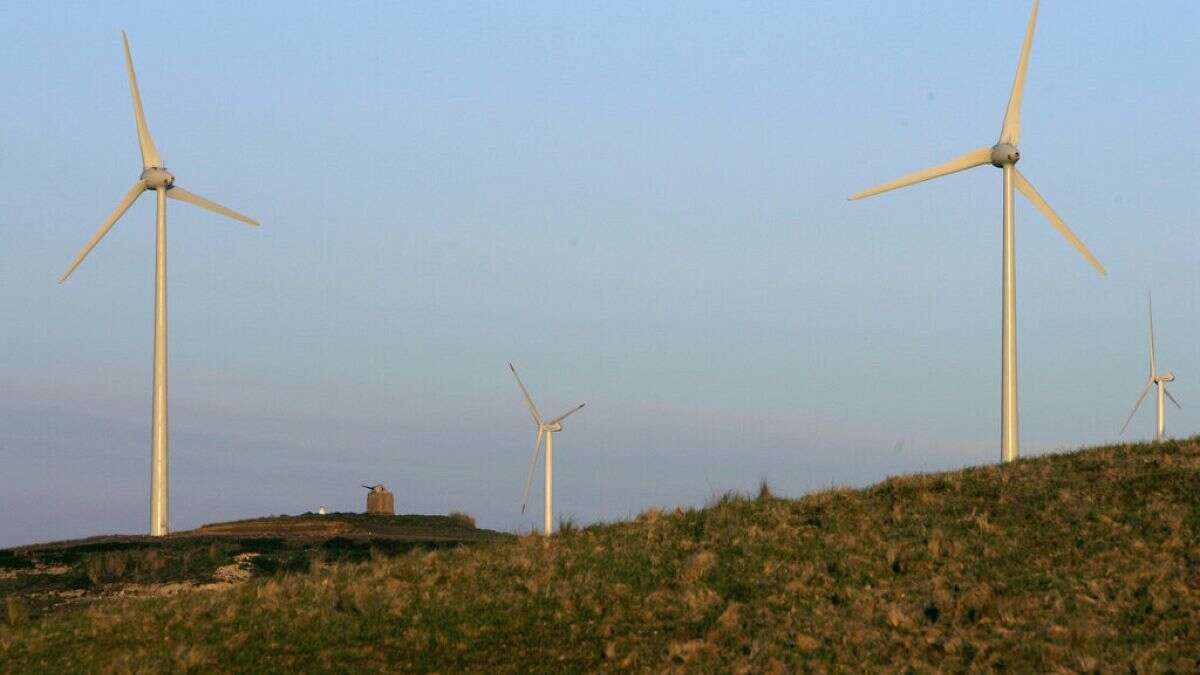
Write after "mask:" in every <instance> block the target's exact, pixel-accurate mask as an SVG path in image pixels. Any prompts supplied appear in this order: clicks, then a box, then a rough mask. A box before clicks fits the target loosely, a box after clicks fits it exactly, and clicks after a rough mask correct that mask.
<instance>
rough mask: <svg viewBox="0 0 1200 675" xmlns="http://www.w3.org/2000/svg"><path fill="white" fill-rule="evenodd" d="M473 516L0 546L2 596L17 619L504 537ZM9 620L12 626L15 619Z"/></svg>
mask: <svg viewBox="0 0 1200 675" xmlns="http://www.w3.org/2000/svg"><path fill="white" fill-rule="evenodd" d="M506 536H510V535H503V534H500V533H498V532H493V531H491V530H481V529H477V528H476V527H475V523H474V521H472V520H471V518H470V517H469V516H466V515H463V514H456V515H451V516H424V515H401V516H383V515H367V514H361V513H330V514H327V515H317V514H314V513H306V514H304V515H299V516H272V517H267V518H253V519H249V520H239V521H234V522H228V523H213V524H209V525H203V526H201V527H199V528H196V529H195V530H187V531H182V532H176V533H173V534H171V535H169V536H166V537H150V536H146V535H106V536H100V537H90V538H88V539H80V540H76V541H63V542H54V543H49V544H37V545H33V546H21V547H18V548H13V549H7V550H0V596H2V597H4V599H5V605H6V608H5V610H6V611H9V610H8V606H12V607H14V608H15V609H13V610H11V611H13V612H16V614H17V617H15V618H20V617H25V616H32V617H37V616H40V615H44V614H49V613H55V612H62V611H70V610H75V609H80V608H83V607H86V606H89V605H91V604H94V603H95V602H97V601H101V600H107V599H111V598H116V597H128V596H138V597H142V596H161V595H174V594H177V593H181V592H185V591H190V590H221V589H224V588H228V587H231V586H234V585H236V584H238V583H240V582H244V581H247V580H249V579H252V578H256V577H262V576H272V575H275V574H280V573H288V572H299V571H303V570H307V569H309V567H310V565H312V564H313V561H321V562H336V561H342V562H346V561H363V560H369V559H371V557H372V556H376V557H378V556H381V555H399V554H401V553H404V552H407V551H409V550H411V549H413V548H421V549H423V550H432V549H436V548H444V547H448V546H458V545H460V544H477V543H481V542H485V541H490V540H493V539H496V538H498V537H506ZM15 618H14V620H15Z"/></svg>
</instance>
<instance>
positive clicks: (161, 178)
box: [142, 166, 175, 190]
mask: <svg viewBox="0 0 1200 675" xmlns="http://www.w3.org/2000/svg"><path fill="white" fill-rule="evenodd" d="M142 181H144V182H145V183H146V189H147V190H157V189H158V188H160V187H161V188H170V187H171V186H172V185H174V184H175V176H174V175H172V173H171V172H170V171H167V170H166V169H164V168H162V167H161V166H152V167H150V168H148V169H146V170H145V171H143V172H142Z"/></svg>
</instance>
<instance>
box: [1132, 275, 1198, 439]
mask: <svg viewBox="0 0 1200 675" xmlns="http://www.w3.org/2000/svg"><path fill="white" fill-rule="evenodd" d="M1149 302H1150V379H1149V380H1147V381H1146V387H1145V389H1142V395H1141V396H1138V400H1137V403H1134V404H1133V412H1131V413H1129V417H1127V418H1126V419H1125V425H1124V426H1122V427H1121V433H1125V429H1126V427H1128V426H1129V423H1130V422H1131V421H1132V420H1133V416H1134V415H1135V414H1136V413H1137V411H1138V408H1139V407H1140V406H1141V405H1142V399H1144V398H1146V394H1147V393H1149V391H1150V387H1152V386H1154V385H1158V417H1157V418H1156V421H1155V425H1154V440H1155V441H1161V440H1162V439H1163V434H1164V433H1165V432H1166V430H1167V422H1166V415H1165V412H1164V411H1165V406H1164V405H1163V397H1164V396H1166V397H1167V398H1169V399H1171V403H1174V404H1175V407H1176V408H1179V409H1181V410H1182V409H1183V406H1181V405H1179V401H1176V400H1175V397H1174V396H1172V395H1171V392H1169V391H1167V383H1168V382H1174V381H1175V373H1172V372H1167V373H1164V374H1162V375H1159V374H1158V367H1157V366H1156V365H1155V363H1154V300H1153V299H1149Z"/></svg>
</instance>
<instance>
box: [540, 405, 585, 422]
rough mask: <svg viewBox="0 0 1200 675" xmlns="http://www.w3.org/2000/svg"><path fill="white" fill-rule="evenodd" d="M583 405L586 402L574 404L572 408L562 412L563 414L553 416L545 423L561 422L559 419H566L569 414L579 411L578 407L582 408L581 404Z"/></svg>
mask: <svg viewBox="0 0 1200 675" xmlns="http://www.w3.org/2000/svg"><path fill="white" fill-rule="evenodd" d="M585 405H587V404H586V403H580V404H579V405H577V406H575V407H574V408H571V409H570V410H568V411H567V412H565V413H563V414H561V415H559V416H558V417H555V418H554V419H552V420H550V421H549V422H547V424H555V423H556V422H561V421H563V420H565V419H567V418H568V417H570V416H571V415H574V414H575V413H577V412H579V411H580V409H582V408H583V406H585Z"/></svg>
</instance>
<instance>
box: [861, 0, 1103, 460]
mask: <svg viewBox="0 0 1200 675" xmlns="http://www.w3.org/2000/svg"><path fill="white" fill-rule="evenodd" d="M1037 13H1038V0H1034V3H1033V12H1032V13H1031V15H1030V17H1029V27H1028V29H1027V30H1026V32H1025V44H1024V46H1023V47H1022V48H1021V58H1020V61H1019V62H1018V64H1017V76H1016V80H1015V81H1014V82H1013V88H1012V96H1011V97H1010V98H1009V100H1008V109H1007V111H1006V112H1005V114H1004V124H1003V127H1002V128H1001V131H1000V141H999V142H998V143H997V144H996V145H994V146H992V147H989V148H979V149H978V150H972V151H971V152H969V153H967V154H965V155H963V156H962V157H959V158H958V159H955V160H952V161H950V162H947V163H946V164H942V165H941V166H935V167H933V168H931V169H926V170H924V171H919V172H917V173H914V174H911V175H909V176H905V177H904V178H900V179H897V180H894V181H892V182H890V183H884V184H883V185H880V186H878V187H874V188H871V189H870V190H866V191H864V192H860V193H858V194H856V195H854V196H852V197H850V199H851V200H855V199H862V198H864V197H870V196H873V195H877V194H880V193H882V192H888V191H889V190H895V189H897V188H902V187H906V186H908V185H913V184H915V183H920V182H923V181H927V180H930V179H933V178H939V177H941V176H946V175H948V174H952V173H957V172H959V171H964V170H966V169H972V168H975V167H977V166H983V165H984V164H991V165H993V166H995V167H997V168H1000V169H1003V171H1004V254H1003V266H1004V267H1003V270H1004V271H1003V297H1002V305H1003V310H1002V313H1001V315H1002V318H1001V331H1000V334H1001V338H1000V342H1001V349H1000V461H1001V462H1012V461H1015V460H1016V459H1017V457H1018V456H1019V455H1020V438H1019V431H1018V419H1017V271H1016V261H1015V257H1014V256H1015V251H1014V250H1013V249H1014V242H1015V238H1014V233H1013V187H1014V186H1015V187H1016V189H1018V190H1020V191H1021V193H1022V194H1024V195H1025V196H1026V197H1027V198H1029V201H1031V202H1033V205H1034V206H1036V207H1037V208H1038V209H1039V210H1040V211H1041V212H1042V213H1043V214H1045V216H1046V217H1047V218H1049V219H1050V223H1051V224H1053V225H1054V227H1055V228H1057V229H1058V231H1059V232H1060V233H1061V234H1062V235H1063V236H1064V237H1066V238H1067V241H1069V242H1071V244H1072V245H1073V246H1074V247H1075V248H1076V249H1077V250H1078V251H1079V252H1080V253H1082V254H1083V257H1084V258H1087V260H1088V262H1090V263H1092V265H1093V266H1095V268H1096V269H1097V270H1099V271H1100V273H1101V274H1106V272H1105V271H1104V267H1102V266H1101V265H1100V263H1099V261H1097V260H1096V257H1095V256H1093V255H1092V252H1091V251H1089V250H1088V249H1087V247H1086V246H1084V245H1083V242H1081V241H1080V240H1079V238H1078V237H1076V236H1075V233H1074V232H1072V231H1071V230H1070V229H1069V228H1068V227H1067V225H1066V223H1064V222H1063V220H1062V218H1059V217H1058V214H1057V213H1055V212H1054V210H1053V209H1051V208H1050V205H1049V204H1047V203H1046V200H1045V199H1043V198H1042V196H1041V195H1040V194H1038V191H1037V190H1036V189H1034V187H1033V184H1032V183H1030V182H1029V181H1028V180H1026V178H1025V176H1023V175H1021V172H1020V171H1017V167H1016V163H1017V161H1018V160H1019V159H1021V153H1020V152H1018V151H1017V141H1018V140H1019V138H1020V135H1021V97H1022V95H1023V93H1024V90H1025V72H1026V70H1027V69H1028V67H1029V51H1030V48H1031V47H1032V46H1033V31H1034V27H1035V25H1036V24H1037Z"/></svg>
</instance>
